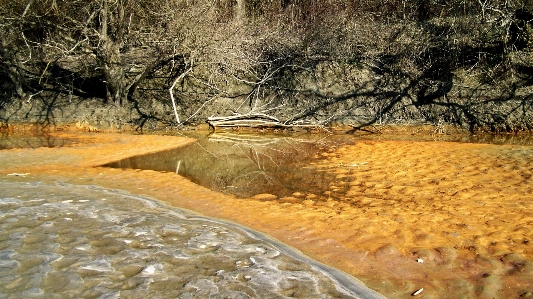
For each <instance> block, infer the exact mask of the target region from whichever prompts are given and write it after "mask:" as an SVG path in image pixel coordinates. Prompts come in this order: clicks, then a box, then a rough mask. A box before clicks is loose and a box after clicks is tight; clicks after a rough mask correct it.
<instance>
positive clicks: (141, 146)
mask: <svg viewBox="0 0 533 299" xmlns="http://www.w3.org/2000/svg"><path fill="white" fill-rule="evenodd" d="M55 135H57V136H59V137H63V138H73V139H77V140H78V142H79V143H77V144H75V145H70V146H67V147H61V148H38V149H12V150H8V151H1V152H0V164H1V165H2V167H1V169H0V175H2V176H4V178H5V180H8V181H13V182H19V181H34V180H38V181H42V182H64V183H70V184H90V185H99V186H102V187H106V188H118V189H122V190H127V191H129V192H131V193H133V194H141V195H143V194H144V195H148V196H152V197H154V198H157V199H160V200H163V201H167V202H169V203H170V204H172V205H175V206H178V207H182V208H186V209H190V210H194V211H197V212H200V213H202V214H203V215H206V216H210V217H216V218H222V219H228V220H231V221H234V222H237V223H240V224H243V225H246V226H248V227H250V228H252V229H255V230H258V231H261V232H264V233H267V234H269V235H271V236H273V237H275V238H277V239H278V240H280V241H281V242H283V243H286V244H289V245H291V246H293V247H295V248H297V249H299V250H301V251H302V252H304V253H305V254H307V255H309V256H310V257H312V258H314V259H317V260H319V261H321V262H323V263H325V264H328V265H330V266H333V267H336V268H338V269H341V270H343V271H345V272H347V273H349V274H352V275H354V276H355V277H357V278H359V279H361V280H362V281H363V282H365V283H366V284H367V285H368V286H369V287H371V288H373V289H375V290H376V291H378V292H380V293H382V294H384V295H385V296H387V297H389V298H411V297H412V294H413V293H414V292H416V291H417V290H419V289H421V288H423V289H424V290H423V292H422V293H420V294H419V295H418V297H420V298H519V297H520V296H522V297H527V296H533V264H532V262H531V261H532V260H533V249H532V247H531V246H532V245H531V240H532V239H533V231H532V229H533V209H532V208H533V184H532V182H531V175H532V173H533V154H532V151H533V149H532V148H531V147H529V146H508V145H489V144H466V143H451V142H417V141H372V140H367V141H358V142H354V144H352V145H347V146H343V147H341V148H337V149H333V150H331V151H330V152H327V153H324V154H323V156H321V157H318V158H319V159H317V162H316V166H318V167H320V168H321V169H322V170H323V171H326V172H330V173H334V174H336V176H337V178H338V181H336V182H335V183H334V184H332V185H331V186H330V190H329V191H326V193H325V194H307V193H306V192H305V190H302V191H301V192H298V193H295V194H294V195H293V196H292V197H288V198H282V199H280V200H277V201H261V200H258V199H237V198H234V197H232V196H228V195H222V194H220V193H216V192H213V191H211V190H208V189H206V188H203V187H200V186H197V185H195V184H193V183H191V182H190V181H188V180H186V179H184V178H181V177H179V176H176V175H175V174H173V173H159V172H154V171H135V170H121V169H111V168H104V167H98V166H99V165H102V164H104V163H108V162H111V161H116V160H118V159H121V158H125V157H129V156H133V155H137V154H141V153H146V152H156V151H161V150H165V149H169V148H173V147H177V146H181V145H184V144H187V143H188V142H190V140H188V139H185V138H178V137H164V136H149V135H141V136H134V135H119V134H67V133H62V134H55ZM13 173H20V174H26V173H28V175H27V176H7V175H8V174H13ZM333 192H335V193H340V194H342V195H343V196H342V198H344V200H341V201H332V200H328V194H331V193H333Z"/></svg>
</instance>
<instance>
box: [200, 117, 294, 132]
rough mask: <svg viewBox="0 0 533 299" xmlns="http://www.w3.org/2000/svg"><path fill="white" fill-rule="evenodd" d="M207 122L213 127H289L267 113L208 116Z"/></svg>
mask: <svg viewBox="0 0 533 299" xmlns="http://www.w3.org/2000/svg"><path fill="white" fill-rule="evenodd" d="M207 123H208V124H209V127H210V128H212V129H216V128H219V127H250V128H265V127H268V128H277V127H289V126H288V125H285V124H284V123H282V122H280V121H279V120H278V119H277V118H275V117H273V116H270V115H266V114H236V115H231V116H218V117H209V118H207Z"/></svg>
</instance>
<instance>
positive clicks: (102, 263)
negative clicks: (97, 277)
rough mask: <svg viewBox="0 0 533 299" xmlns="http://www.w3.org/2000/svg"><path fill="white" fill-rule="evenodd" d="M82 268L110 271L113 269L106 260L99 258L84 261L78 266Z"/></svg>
mask: <svg viewBox="0 0 533 299" xmlns="http://www.w3.org/2000/svg"><path fill="white" fill-rule="evenodd" d="M80 268H81V269H84V270H93V271H98V272H111V271H114V270H115V269H113V267H111V264H109V262H108V261H107V260H104V259H100V260H95V261H92V262H89V263H86V264H84V265H82V266H81V267H80Z"/></svg>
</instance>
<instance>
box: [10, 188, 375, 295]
mask: <svg viewBox="0 0 533 299" xmlns="http://www.w3.org/2000/svg"><path fill="white" fill-rule="evenodd" d="M0 189H1V190H2V194H1V195H0V298H212V297H216V298H286V297H296V298H358V294H361V292H363V294H365V297H366V296H370V297H373V298H380V297H379V296H378V295H374V294H373V293H372V292H371V291H369V290H368V289H366V288H364V286H362V285H360V284H359V282H357V281H355V280H352V279H351V278H349V277H348V276H346V275H344V274H342V273H340V272H338V271H336V270H334V269H330V268H328V267H325V266H323V265H320V264H317V263H315V262H313V261H311V260H309V259H307V258H305V257H303V256H301V255H299V254H297V253H295V252H294V251H292V250H291V249H290V248H287V247H286V246H284V245H282V244H279V243H276V242H274V241H269V240H267V239H265V238H264V237H263V236H261V235H259V234H257V233H255V232H253V231H249V230H247V229H244V228H240V227H236V226H234V225H229V224H227V223H223V222H220V221H215V220H212V219H208V218H202V217H199V216H196V215H193V214H190V213H187V212H184V211H182V210H178V209H175V208H171V207H168V206H163V205H161V204H159V203H157V202H155V201H152V200H150V199H146V198H141V197H135V196H131V195H128V194H125V193H122V192H119V191H113V190H108V189H102V188H98V187H92V186H74V185H66V184H55V185H49V184H48V185H47V184H42V183H38V182H34V183H8V182H0ZM369 294H370V295H369Z"/></svg>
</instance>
